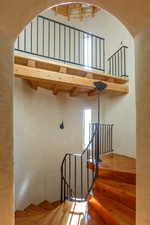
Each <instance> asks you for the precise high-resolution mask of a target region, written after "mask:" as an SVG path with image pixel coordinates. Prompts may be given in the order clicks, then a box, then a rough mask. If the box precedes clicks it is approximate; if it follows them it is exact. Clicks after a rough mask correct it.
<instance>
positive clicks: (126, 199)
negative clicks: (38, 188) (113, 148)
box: [15, 154, 136, 225]
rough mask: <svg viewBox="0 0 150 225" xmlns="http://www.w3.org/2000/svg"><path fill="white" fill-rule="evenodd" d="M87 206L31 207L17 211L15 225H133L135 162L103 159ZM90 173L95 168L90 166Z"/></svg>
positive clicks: (114, 157)
mask: <svg viewBox="0 0 150 225" xmlns="http://www.w3.org/2000/svg"><path fill="white" fill-rule="evenodd" d="M102 160H103V162H102V163H101V167H100V168H99V173H98V176H97V178H96V180H95V183H94V186H93V189H92V191H91V194H90V195H89V196H88V202H86V201H85V202H80V203H79V202H71V201H67V200H66V201H65V202H64V203H60V201H57V202H53V203H49V202H48V201H44V202H42V203H40V204H39V205H33V204H31V205H30V206H28V207H27V208H26V209H25V210H23V211H16V214H15V216H16V223H15V224H16V225H34V224H36V225H135V202H136V173H135V160H134V159H132V158H129V157H125V156H120V155H117V154H109V155H106V156H103V157H102ZM90 167H91V169H94V165H92V163H90Z"/></svg>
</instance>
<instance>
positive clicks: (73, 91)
mask: <svg viewBox="0 0 150 225" xmlns="http://www.w3.org/2000/svg"><path fill="white" fill-rule="evenodd" d="M78 94H79V88H76V87H74V88H72V90H71V91H70V96H71V97H75V96H77V95H78Z"/></svg>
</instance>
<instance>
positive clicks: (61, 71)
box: [59, 66, 67, 73]
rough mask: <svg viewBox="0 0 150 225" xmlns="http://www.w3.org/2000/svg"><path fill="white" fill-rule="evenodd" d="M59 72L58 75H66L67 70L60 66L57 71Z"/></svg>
mask: <svg viewBox="0 0 150 225" xmlns="http://www.w3.org/2000/svg"><path fill="white" fill-rule="evenodd" d="M59 72H60V73H67V68H66V67H64V66H61V67H60V69H59Z"/></svg>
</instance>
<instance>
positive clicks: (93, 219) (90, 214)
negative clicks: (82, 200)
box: [84, 207, 106, 225]
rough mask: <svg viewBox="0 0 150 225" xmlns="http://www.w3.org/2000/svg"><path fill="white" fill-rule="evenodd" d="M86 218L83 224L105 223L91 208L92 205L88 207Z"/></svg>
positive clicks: (102, 224) (104, 224) (99, 224)
mask: <svg viewBox="0 0 150 225" xmlns="http://www.w3.org/2000/svg"><path fill="white" fill-rule="evenodd" d="M88 208H89V209H88V218H87V221H88V222H87V223H86V222H85V224H84V225H106V223H105V222H104V220H103V219H102V218H101V217H100V215H98V213H97V212H96V211H95V210H93V208H92V207H88Z"/></svg>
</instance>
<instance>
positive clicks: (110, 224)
mask: <svg viewBox="0 0 150 225" xmlns="http://www.w3.org/2000/svg"><path fill="white" fill-rule="evenodd" d="M88 205H89V208H90V209H91V210H94V211H95V212H96V213H97V214H98V215H99V216H100V217H101V218H102V219H103V221H104V222H105V224H106V225H121V224H120V223H118V222H117V221H116V220H115V219H114V218H113V217H112V216H111V215H110V213H109V211H108V210H107V209H106V208H104V207H103V206H102V205H101V204H100V203H98V202H97V201H96V200H95V199H94V198H91V197H90V200H89V201H88Z"/></svg>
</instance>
